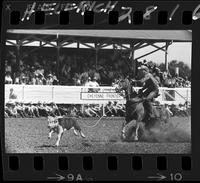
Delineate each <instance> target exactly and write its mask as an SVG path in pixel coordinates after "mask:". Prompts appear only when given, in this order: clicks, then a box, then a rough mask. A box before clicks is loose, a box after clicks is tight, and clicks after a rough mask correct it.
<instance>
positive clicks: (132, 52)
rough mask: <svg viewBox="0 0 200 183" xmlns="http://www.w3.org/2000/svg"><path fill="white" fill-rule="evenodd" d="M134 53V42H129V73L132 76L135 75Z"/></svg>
mask: <svg viewBox="0 0 200 183" xmlns="http://www.w3.org/2000/svg"><path fill="white" fill-rule="evenodd" d="M134 53H135V47H134V44H131V53H130V54H131V58H130V59H131V71H132V73H131V75H132V76H133V77H135V74H136V62H135V59H134Z"/></svg>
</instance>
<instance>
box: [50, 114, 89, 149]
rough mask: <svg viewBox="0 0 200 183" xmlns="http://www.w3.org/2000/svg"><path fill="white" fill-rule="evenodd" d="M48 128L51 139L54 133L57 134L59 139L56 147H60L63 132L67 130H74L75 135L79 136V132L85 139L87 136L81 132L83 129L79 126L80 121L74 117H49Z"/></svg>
mask: <svg viewBox="0 0 200 183" xmlns="http://www.w3.org/2000/svg"><path fill="white" fill-rule="evenodd" d="M48 128H49V136H48V138H49V139H50V138H51V135H52V133H57V135H58V139H57V142H56V144H55V146H59V143H60V139H61V137H62V135H63V132H64V131H66V130H70V129H73V130H74V134H75V135H78V133H77V131H78V132H79V133H80V135H81V137H83V138H85V135H84V134H83V132H82V131H81V127H80V125H79V124H78V121H77V119H76V118H74V117H65V116H64V117H52V116H48Z"/></svg>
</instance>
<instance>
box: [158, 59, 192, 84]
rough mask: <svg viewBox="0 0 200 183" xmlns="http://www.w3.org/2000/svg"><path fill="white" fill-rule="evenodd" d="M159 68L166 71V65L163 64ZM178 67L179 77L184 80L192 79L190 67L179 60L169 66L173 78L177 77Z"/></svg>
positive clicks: (173, 61)
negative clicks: (177, 70)
mask: <svg viewBox="0 0 200 183" xmlns="http://www.w3.org/2000/svg"><path fill="white" fill-rule="evenodd" d="M158 67H159V68H160V70H161V71H164V70H165V64H163V63H161V64H160V65H159V66H158ZM176 67H178V68H179V76H180V77H182V78H186V77H188V79H189V80H190V79H191V69H190V67H189V66H188V65H187V64H185V63H184V62H182V61H177V60H172V61H171V62H169V64H168V69H169V72H170V74H171V75H172V77H173V76H175V70H176Z"/></svg>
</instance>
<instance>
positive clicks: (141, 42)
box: [6, 29, 192, 73]
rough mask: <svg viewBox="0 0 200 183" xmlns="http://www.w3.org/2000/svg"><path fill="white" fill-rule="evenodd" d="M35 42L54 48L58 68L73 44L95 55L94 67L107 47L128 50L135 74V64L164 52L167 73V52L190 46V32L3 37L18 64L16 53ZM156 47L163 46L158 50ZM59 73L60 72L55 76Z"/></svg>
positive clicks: (43, 32)
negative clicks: (176, 45)
mask: <svg viewBox="0 0 200 183" xmlns="http://www.w3.org/2000/svg"><path fill="white" fill-rule="evenodd" d="M35 41H37V42H38V48H41V47H45V46H51V47H55V48H57V65H58V67H59V54H60V48H65V47H68V48H69V46H70V45H71V44H74V43H75V44H76V45H77V46H76V47H77V48H81V45H83V46H84V47H85V48H89V49H93V50H95V51H96V65H97V61H98V51H99V50H100V49H104V48H106V47H108V46H112V48H113V49H119V48H120V49H123V50H127V51H128V52H130V53H131V54H130V55H131V60H132V63H131V65H132V70H133V73H135V70H136V64H135V60H138V59H140V58H142V57H145V56H147V55H150V54H152V53H154V52H157V51H159V50H162V51H164V52H165V65H166V70H168V62H167V50H168V46H169V45H170V44H172V42H191V41H192V31H190V30H94V29H87V30H84V29H8V30H7V34H6V43H7V45H11V46H16V48H17V52H18V53H17V60H18V62H19V58H18V57H20V54H19V49H20V47H21V46H28V45H29V44H31V43H33V42H35ZM156 43H165V45H164V46H157V45H156ZM147 46H152V47H154V49H155V50H153V51H150V52H148V53H145V54H144V55H142V56H140V57H137V58H135V57H134V52H135V51H136V50H138V49H141V48H144V47H147ZM58 73H59V72H58Z"/></svg>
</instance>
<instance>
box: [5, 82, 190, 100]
mask: <svg viewBox="0 0 200 183" xmlns="http://www.w3.org/2000/svg"><path fill="white" fill-rule="evenodd" d="M11 88H13V89H14V92H15V94H16V95H17V100H19V101H23V102H30V101H31V102H33V103H37V102H38V101H41V102H46V103H49V102H55V103H57V104H96V103H98V104H99V103H100V104H104V103H108V101H118V102H119V103H125V99H124V98H123V97H122V96H120V95H119V94H117V93H116V92H115V88H114V87H95V88H88V87H83V86H47V85H9V84H6V85H5V96H4V98H5V102H7V101H8V100H9V93H10V89H11ZM134 89H135V90H138V89H140V87H136V88H134ZM159 93H160V96H159V97H158V98H157V99H156V100H158V101H159V102H160V103H168V104H171V103H174V104H179V103H184V102H185V101H188V102H191V88H164V87H161V88H159Z"/></svg>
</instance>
